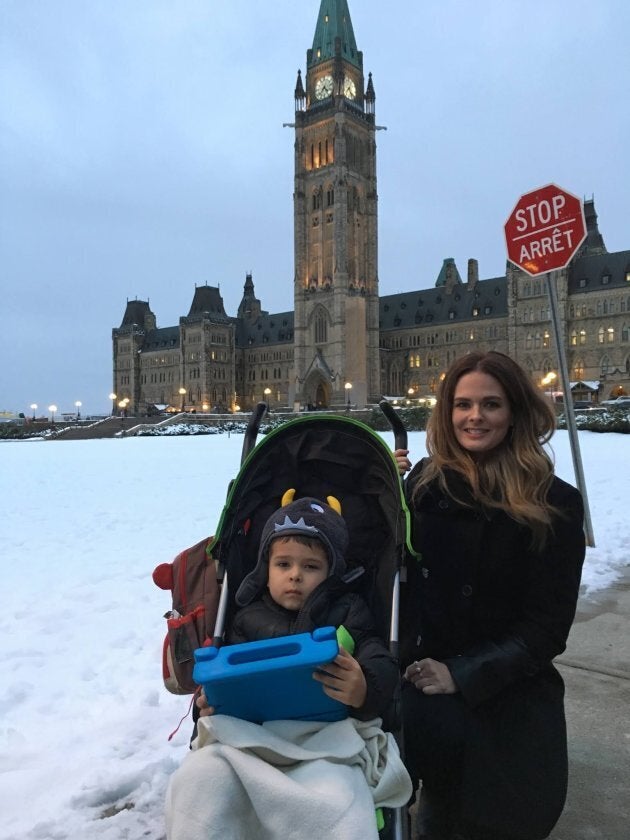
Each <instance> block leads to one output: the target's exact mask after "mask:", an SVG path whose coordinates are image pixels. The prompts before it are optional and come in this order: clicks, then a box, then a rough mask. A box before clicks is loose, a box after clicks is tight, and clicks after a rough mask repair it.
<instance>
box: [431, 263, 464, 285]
mask: <svg viewBox="0 0 630 840" xmlns="http://www.w3.org/2000/svg"><path fill="white" fill-rule="evenodd" d="M449 270H450V271H451V272H452V273H453V278H454V280H455V282H456V283H461V282H462V278H461V277H460V276H459V271H458V270H457V266H456V265H455V260H454V259H453V257H447V258H446V259H445V260H444V262H443V263H442V268H441V269H440V273H439V274H438V278H437V280H436V281H435V285H436V286H446V274H447V272H448V271H449Z"/></svg>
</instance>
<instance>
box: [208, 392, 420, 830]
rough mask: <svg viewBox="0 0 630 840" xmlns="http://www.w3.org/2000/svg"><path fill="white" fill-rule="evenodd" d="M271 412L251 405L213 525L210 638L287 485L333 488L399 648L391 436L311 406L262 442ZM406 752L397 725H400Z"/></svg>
mask: <svg viewBox="0 0 630 840" xmlns="http://www.w3.org/2000/svg"><path fill="white" fill-rule="evenodd" d="M380 407H381V410H382V411H383V413H384V414H385V416H386V417H387V419H388V421H389V423H390V426H391V428H392V430H393V432H394V439H395V448H402V449H405V448H406V444H407V434H406V430H405V428H404V426H403V424H402V422H401V421H400V418H399V417H398V415H397V414H396V412H395V411H394V409H393V408H392V406H391V405H390V404H389V403H387V402H386V401H382V402H381V403H380ZM266 411H267V405H266V403H259V404H258V405H257V406H256V409H255V410H254V412H253V413H252V416H251V418H250V421H249V424H248V427H247V431H246V433H245V439H244V443H243V451H242V456H241V467H240V470H239V472H238V475H237V476H236V477H235V478H234V479H233V480H232V481H231V482H230V484H229V486H228V493H227V498H226V502H225V505H224V508H223V510H222V513H221V516H220V519H219V524H218V526H217V530H216V534H215V536H214V537H213V539H212V542H211V544H210V547H209V550H210V552H211V554H212V557H213V558H214V560H215V563H216V571H217V579H218V580H219V581H220V584H221V595H220V600H219V606H218V611H217V619H216V624H215V630H214V635H213V645H215V646H217V647H220V646H221V645H222V644H223V640H224V634H225V629H226V627H227V626H228V625H229V621H230V619H231V617H232V615H233V614H234V612H235V611H236V605H235V602H234V594H235V593H236V590H237V589H238V586H239V585H240V583H241V581H242V580H243V578H244V577H245V575H246V574H247V573H248V572H249V571H251V569H253V567H254V565H255V563H256V559H257V552H258V545H259V542H260V534H261V531H262V527H263V525H264V523H265V522H266V520H267V518H268V517H269V515H271V513H273V512H274V511H275V510H277V508H278V507H279V506H280V500H281V498H282V495H283V493H284V492H285V491H286V490H287V489H288V488H290V487H293V488H295V490H296V497H301V496H314V497H316V498H323V499H325V498H326V496H327V495H333V496H335V497H337V498H338V499H339V500H340V502H341V506H342V512H343V515H344V519H345V520H346V524H347V526H348V530H349V534H350V543H349V549H348V553H347V555H346V562H347V566H348V569H349V570H352V569H353V568H355V567H358V566H362V567H363V568H364V569H365V573H364V575H363V579H364V584H363V587H362V589H361V590H360V591H361V594H362V595H363V597H364V598H365V600H366V601H367V602H368V604H369V606H370V608H371V610H372V613H373V614H374V617H375V619H376V624H377V628H378V630H379V633H380V634H381V636H382V638H383V639H384V640H386V641H387V642H388V645H389V649H390V651H391V653H392V654H393V655H394V656H397V655H398V643H399V628H398V623H399V600H400V585H401V583H402V582H404V580H405V579H406V570H405V559H406V557H408V556H409V555H410V554H411V555H413V554H414V551H413V549H412V548H411V545H410V515H409V511H408V509H407V505H406V502H405V498H404V494H403V490H402V484H401V480H400V476H399V473H398V468H397V465H396V461H395V459H394V457H393V454H392V452H391V451H390V450H389V448H388V446H387V444H386V443H385V441H384V440H383V439H382V438H381V437H380V435H378V433H376V432H374V431H373V430H372V429H371V428H369V427H368V426H366V425H365V424H364V423H362V422H360V421H358V420H355V419H353V418H351V417H345V416H338V415H330V414H312V415H310V414H309V415H306V416H301V417H298V418H295V419H294V420H290V421H288V422H287V423H285V424H283V425H281V426H279V427H277V428H275V429H273V430H272V431H270V432H269V433H268V434H267V435H266V436H265V437H264V438H263V439H262V440H261V441H260V442H259V443H258V444H257V443H256V440H257V437H258V432H259V429H260V424H261V422H262V420H263V418H264V415H265V413H266ZM394 736H395V737H396V740H397V741H398V744H399V747H400V749H401V752H402V743H401V741H402V739H401V732H400V729H399V730H398V731H396V732H394ZM407 831H408V826H407V820H406V819H404V815H403V813H402V809H401V808H398V809H396V810H395V811H394V816H393V822H392V834H391V836H393V837H394V838H395V840H403V838H406V837H407Z"/></svg>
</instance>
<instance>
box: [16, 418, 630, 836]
mask: <svg viewBox="0 0 630 840" xmlns="http://www.w3.org/2000/svg"><path fill="white" fill-rule="evenodd" d="M383 437H384V438H385V440H386V441H387V442H388V444H390V445H391V443H392V440H391V436H390V435H388V434H384V435H383ZM409 440H410V448H411V455H412V457H413V459H414V460H417V459H418V458H419V457H421V456H422V455H423V454H424V434H423V433H421V432H413V433H411V434H410V435H409ZM242 441H243V438H242V435H240V434H232V435H230V436H228V435H212V436H188V437H161V438H160V437H157V438H156V437H146V438H128V439H120V440H119V439H117V440H90V441H65V442H64V441H62V440H60V441H54V442H53V441H41V440H40V441H33V440H31V441H20V442H6V443H3V444H1V445H0V447H1V448H0V456H1V460H2V466H3V468H2V472H1V474H0V497H1V498H2V499H3V508H4V511H3V513H4V516H3V517H2V521H1V523H0V557H1V558H2V591H3V593H4V595H3V603H2V617H1V618H0V631H1V633H0V638H1V639H2V648H1V650H0V779H1V784H0V790H1V792H0V811H1V813H2V819H1V820H0V838H1V840H9V839H10V840H27V839H28V840H31V838H33V840H35V839H36V838H37V839H38V838H41V840H65V838H71V840H79V838H81V840H90V838H102V840H123V838H124V840H139V838H143V839H144V840H159V838H163V837H164V828H163V816H162V811H163V799H164V792H165V789H166V785H167V782H168V777H169V775H170V773H172V771H173V770H174V769H175V768H176V767H177V766H178V764H179V763H180V761H181V760H182V758H183V756H184V755H185V754H186V751H187V749H188V738H189V735H190V730H191V726H190V722H189V721H186V722H185V723H184V724H183V725H182V728H181V729H180V731H179V733H178V734H177V735H175V736H174V738H173V739H172V740H171V741H170V742H169V741H168V740H167V738H168V735H169V733H170V732H171V731H172V730H173V729H174V728H175V727H176V725H177V723H178V721H179V719H180V718H181V717H182V715H184V714H185V713H186V710H187V707H188V703H189V698H187V697H176V696H172V695H170V694H168V693H167V692H166V690H165V689H164V688H163V686H162V681H161V665H160V663H161V648H162V640H163V636H164V623H165V622H164V620H163V618H162V616H163V614H164V612H165V611H166V610H167V609H168V608H169V607H170V602H169V594H168V593H166V592H163V591H161V590H159V589H157V587H156V586H155V585H154V584H153V582H152V580H151V572H152V571H153V568H154V567H155V566H156V565H157V564H158V563H161V562H165V561H169V560H171V559H172V558H173V557H174V556H175V554H177V553H178V552H179V551H180V550H181V549H182V548H185V547H186V546H188V545H192V544H193V543H195V542H197V541H198V540H199V539H201V538H202V537H204V536H207V535H208V534H210V533H212V531H213V529H214V527H215V526H216V523H217V522H218V519H219V515H220V512H221V508H222V506H223V503H224V501H225V496H226V491H227V485H228V481H229V480H230V479H231V478H232V477H233V476H234V475H235V473H236V471H237V470H238V465H239V462H240V453H241V448H242ZM579 441H580V446H581V450H582V458H583V462H584V473H585V476H586V482H587V490H588V497H589V503H590V510H591V517H592V522H593V530H594V534H595V542H596V545H597V547H596V548H590V549H588V551H587V561H586V567H585V571H584V583H583V595H582V597H583V598H585V599H591V598H593V597H596V595H597V593H598V592H599V591H601V590H602V589H604V588H606V587H608V586H610V584H611V583H612V582H613V581H614V580H615V579H617V578H619V577H621V576H622V575H623V574H624V572H625V570H627V565H628V556H630V535H629V532H628V528H627V524H626V514H625V512H624V508H625V502H626V500H627V498H628V493H629V490H630V479H629V478H628V474H627V470H624V469H623V467H622V465H623V464H628V463H629V462H630V459H629V454H630V436H627V435H619V434H594V433H589V432H580V433H579ZM553 444H554V446H553V448H554V452H555V456H556V465H557V470H556V471H557V473H558V475H560V476H561V477H562V478H565V479H566V480H567V481H570V482H571V483H575V481H574V478H573V467H572V459H571V453H570V448H569V441H568V436H567V433H566V432H558V433H557V434H556V436H555V437H554V440H553ZM614 465H616V466H614Z"/></svg>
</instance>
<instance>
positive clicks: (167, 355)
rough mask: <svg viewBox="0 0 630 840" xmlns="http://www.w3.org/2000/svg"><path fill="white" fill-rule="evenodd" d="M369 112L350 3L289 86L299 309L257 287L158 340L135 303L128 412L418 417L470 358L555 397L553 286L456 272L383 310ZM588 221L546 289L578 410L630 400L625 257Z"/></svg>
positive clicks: (216, 294) (127, 361) (125, 337)
mask: <svg viewBox="0 0 630 840" xmlns="http://www.w3.org/2000/svg"><path fill="white" fill-rule="evenodd" d="M375 112H376V93H375V86H374V82H373V80H372V75H371V73H368V74H367V77H366V75H365V73H364V70H363V54H362V52H361V51H360V50H358V49H357V44H356V41H355V36H354V31H353V27H352V22H351V19H350V11H349V8H348V2H347V0H321V4H320V10H319V15H318V18H317V23H316V27H315V35H314V38H313V45H312V47H311V48H310V49H309V50H307V54H306V71H305V75H304V77H302V74H301V72H298V76H297V81H296V85H295V123H294V127H295V146H294V193H293V216H294V264H295V273H294V279H293V310H292V311H286V312H277V313H270V312H268V311H265V310H264V309H263V306H262V303H261V300H260V299H259V298H257V297H256V292H255V288H254V281H253V277H252V275H251V274H248V275H247V276H246V277H245V281H244V286H243V297H242V299H241V302H240V304H239V307H238V311H237V312H236V313H235V314H228V313H227V312H226V311H225V308H224V306H223V300H222V297H221V294H220V290H219V289H218V288H217V287H214V286H208V285H206V286H197V287H196V288H195V289H194V294H193V297H192V302H191V304H190V309H189V311H188V314H187V315H183V316H181V317H180V319H179V324H177V325H175V326H170V327H158V324H157V319H156V316H155V314H154V313H153V312H152V311H151V309H150V306H149V303H148V301H140V300H133V301H128V302H127V306H126V309H125V312H124V316H123V319H122V323H121V324H120V326H119V327H116V328H114V329H113V330H112V339H113V391H114V393H115V395H116V399H117V400H118V401H119V405H120V404H121V403H122V404H123V407H124V408H125V409H126V410H127V411H128V412H129V413H132V414H144V413H150V412H151V411H153V410H155V409H156V408H158V409H159V410H163V409H170V410H185V411H193V410H194V411H197V412H207V411H226V410H239V409H242V410H248V409H250V408H251V407H252V406H253V405H254V404H255V403H257V402H259V401H261V400H265V401H266V402H268V403H270V405H271V406H272V407H273V408H288V409H290V410H294V409H295V410H298V409H299V408H303V407H313V408H331V409H334V408H343V407H345V406H347V405H348V404H351V405H353V406H357V407H359V408H362V407H364V406H366V405H370V404H373V403H376V402H378V400H379V399H380V398H381V396H383V395H387V396H389V397H393V398H398V399H400V400H411V401H412V402H415V401H416V400H420V399H426V398H429V397H430V396H431V395H432V394H434V393H435V391H436V389H437V385H438V383H439V380H440V377H441V375H442V374H443V372H444V371H445V369H446V368H447V367H448V365H449V364H450V363H451V362H452V361H453V360H454V359H455V358H457V357H458V356H461V355H462V354H463V353H467V352H469V351H470V350H473V349H475V350H491V349H492V350H500V351H502V352H504V353H508V354H509V355H510V356H512V357H513V358H514V359H516V360H517V361H519V362H520V363H521V364H522V365H523V366H524V367H525V368H526V369H527V370H528V371H529V372H530V374H531V376H532V378H533V379H534V380H535V381H537V382H539V383H540V382H542V380H543V379H544V378H545V377H546V376H547V374H551V377H548V378H547V379H546V381H547V382H549V381H550V380H551V381H552V382H553V374H554V373H556V372H557V371H558V362H557V355H556V351H555V346H554V343H553V334H552V324H551V318H550V308H549V298H548V293H547V289H546V283H545V280H544V277H543V278H540V277H539V278H532V277H530V276H529V275H527V274H525V273H524V272H522V271H521V270H520V269H518V268H517V267H516V266H514V265H512V264H511V263H508V264H507V266H506V273H505V275H502V276H500V277H490V278H481V277H480V276H479V270H478V265H477V261H476V260H474V259H470V260H469V261H468V265H467V266H466V268H465V271H464V276H462V274H461V273H460V271H459V269H458V267H457V265H456V264H455V262H454V260H453V259H450V258H447V259H445V260H444V262H443V264H442V266H436V275H437V276H436V280H435V284H434V285H433V286H432V287H430V288H422V289H416V290H414V291H409V292H404V293H398V294H395V295H386V296H380V295H379V288H378V193H377V168H376V140H375V134H376V130H377V126H376V122H375ZM584 211H585V218H586V224H587V237H586V239H585V241H584V243H583V245H582V247H581V249H580V250H579V252H578V253H577V255H576V256H575V258H574V259H573V260H572V262H571V264H570V265H569V266H568V268H566V269H564V270H562V271H558V272H555V273H554V275H553V277H554V282H555V284H556V289H557V296H558V316H559V320H560V323H561V325H562V327H563V329H564V337H565V343H566V354H567V363H568V367H569V377H570V380H571V389H572V392H573V398H574V399H582V400H583V399H586V400H590V401H597V400H602V399H608V398H610V397H614V396H618V395H621V394H628V393H630V250H628V251H619V252H616V253H609V252H608V251H607V250H606V246H605V243H604V238H603V236H602V234H601V233H600V231H599V228H598V223H597V213H596V211H595V203H594V200H588V201H585V203H584ZM548 387H549V386H548ZM552 387H555V388H558V387H559V385H558V384H557V383H556V384H555V386H552Z"/></svg>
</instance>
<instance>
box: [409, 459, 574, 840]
mask: <svg viewBox="0 0 630 840" xmlns="http://www.w3.org/2000/svg"><path fill="white" fill-rule="evenodd" d="M418 468H420V469H421V464H419V465H418V467H417V468H416V469H418ZM416 476H417V472H416V470H414V471H413V472H412V473H411V475H410V477H409V480H408V483H407V487H408V490H409V489H410V488H411V487H412V486H413V482H414V478H415V477H416ZM449 486H451V487H452V488H453V489H456V494H457V495H458V496H459V497H462V498H465V499H466V498H467V499H470V494H468V497H467V496H466V487H467V485H466V484H465V482H464V481H463V479H462V478H460V477H459V476H458V475H456V474H450V475H449ZM409 495H410V493H409ZM548 501H549V502H550V503H551V504H552V505H554V506H556V507H557V508H558V509H559V510H560V511H561V512H562V514H561V515H560V516H558V517H556V518H555V520H554V527H553V534H552V535H551V536H550V538H549V539H548V540H547V544H546V546H545V548H544V550H542V551H540V552H538V551H535V550H534V549H533V548H532V547H531V533H530V531H529V530H528V529H527V528H526V527H524V526H521V525H519V524H518V523H517V522H516V521H515V520H513V519H512V518H511V517H509V516H508V515H507V514H505V513H503V512H502V511H495V510H490V511H488V510H482V509H480V508H479V506H475V505H473V506H472V507H466V506H464V505H462V504H458V503H457V502H455V501H454V500H453V498H452V497H451V496H450V495H449V494H446V493H444V492H443V491H442V490H441V489H440V488H439V487H438V485H437V482H434V483H433V484H432V485H430V486H429V487H428V488H427V489H426V491H425V492H424V493H423V494H422V496H421V497H419V498H417V499H416V500H413V501H410V507H411V510H412V514H413V525H414V532H413V542H414V547H415V548H416V549H417V550H419V551H420V552H421V555H422V556H421V558H420V559H419V561H418V562H415V561H414V562H412V564H411V568H410V570H409V572H410V574H409V577H410V580H409V585H408V586H407V587H405V590H406V595H405V596H404V602H403V609H402V615H403V618H402V627H401V643H402V650H401V659H402V665H403V667H404V666H406V665H407V664H409V663H410V662H412V661H414V660H417V659H421V658H423V657H431V658H434V659H438V660H440V661H443V662H446V663H447V664H448V666H449V669H450V671H451V674H452V676H453V679H454V680H455V682H456V683H457V686H458V688H459V692H460V693H459V694H457V695H452V696H444V695H442V696H437V697H433V698H428V702H426V700H425V698H424V697H421V698H415V697H414V696H413V695H412V694H409V693H408V692H409V691H412V692H414V693H416V694H420V692H417V690H416V689H412V688H408V689H406V691H405V692H403V696H404V697H407V698H408V700H410V701H411V705H412V706H414V708H415V707H416V706H417V708H418V713H419V709H420V706H423V711H422V716H423V721H424V723H423V725H424V726H426V727H427V731H428V732H429V730H430V732H429V734H430V735H431V737H435V732H436V731H438V729H437V728H436V727H437V726H438V724H439V723H440V721H439V718H440V715H441V714H442V712H444V713H445V717H444V719H445V720H446V719H447V718H449V717H450V716H452V721H453V723H452V725H451V723H449V724H448V726H449V727H450V729H451V730H452V731H454V730H457V733H458V735H457V737H458V738H460V740H461V744H460V745H459V747H458V749H457V750H452V751H451V753H450V755H451V760H452V762H453V763H454V764H457V765H458V766H457V767H455V766H453V767H451V768H450V770H451V771H452V773H453V778H455V777H457V779H458V780H459V781H458V784H461V793H460V806H461V809H462V815H463V817H464V818H465V819H466V820H469V821H470V822H472V823H474V824H477V825H487V826H489V827H490V828H491V829H493V830H495V831H500V832H504V833H505V834H506V835H508V836H510V837H517V838H523V840H538V838H544V837H546V836H547V834H548V833H549V831H550V830H551V828H552V827H553V825H554V824H555V822H556V820H557V819H558V817H559V815H560V813H561V811H562V808H563V805H564V800H565V796H566V782H567V757H566V726H565V719H564V701H563V697H564V685H563V682H562V679H561V677H560V675H559V673H558V672H557V671H556V669H555V668H554V667H553V665H552V659H553V658H554V657H555V656H557V655H558V654H560V653H562V652H563V651H564V649H565V646H566V640H567V636H568V633H569V630H570V627H571V624H572V621H573V618H574V616H575V609H576V603H577V597H578V590H579V585H580V575H581V568H582V563H583V560H584V551H585V547H584V533H583V530H582V528H583V505H582V499H581V496H580V494H579V493H578V491H577V490H576V489H575V488H574V487H571V486H570V485H569V484H566V483H565V482H564V481H562V480H560V479H558V478H555V479H554V481H553V484H552V486H551V488H550V491H549V494H548ZM448 697H450V700H449V699H448ZM444 700H446V701H447V702H446V703H444V702H442V703H441V702H440V701H444ZM416 701H418V702H416ZM407 705H409V703H408V704H407ZM424 707H426V708H424ZM447 707H448V711H447ZM432 716H435V719H433V720H432ZM413 719H414V720H415V719H416V718H413ZM444 725H446V724H444ZM438 728H439V727H438ZM415 734H416V736H418V737H414V734H413V733H411V734H410V739H409V749H410V751H411V753H413V752H414V751H418V750H421V745H420V743H419V735H418V732H416V733H415ZM445 754H446V753H445ZM453 755H454V756H455V758H452V756H453ZM430 760H431V759H430V758H429V762H430ZM412 764H413V761H412ZM423 766H424V765H423V760H422V759H418V761H417V767H418V768H420V770H419V772H421V773H422V772H424V771H423V770H422V767H423ZM442 769H443V770H444V773H445V775H448V772H449V768H442ZM426 772H427V774H430V772H431V771H430V769H426Z"/></svg>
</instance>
